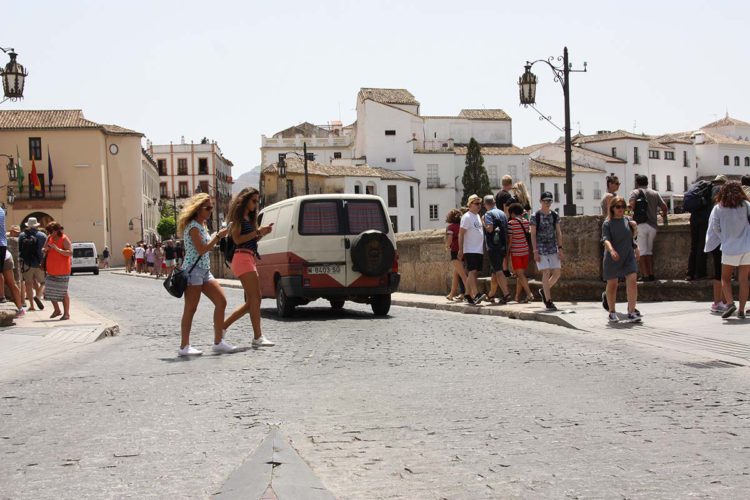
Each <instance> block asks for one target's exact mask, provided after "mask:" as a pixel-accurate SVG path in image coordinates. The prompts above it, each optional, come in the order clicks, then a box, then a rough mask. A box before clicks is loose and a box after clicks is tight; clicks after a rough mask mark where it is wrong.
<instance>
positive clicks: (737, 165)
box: [734, 156, 740, 167]
mask: <svg viewBox="0 0 750 500" xmlns="http://www.w3.org/2000/svg"><path fill="white" fill-rule="evenodd" d="M734 166H735V167H739V166H740V157H739V156H735V157H734Z"/></svg>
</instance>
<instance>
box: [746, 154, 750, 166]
mask: <svg viewBox="0 0 750 500" xmlns="http://www.w3.org/2000/svg"><path fill="white" fill-rule="evenodd" d="M745 166H746V167H750V156H746V157H745Z"/></svg>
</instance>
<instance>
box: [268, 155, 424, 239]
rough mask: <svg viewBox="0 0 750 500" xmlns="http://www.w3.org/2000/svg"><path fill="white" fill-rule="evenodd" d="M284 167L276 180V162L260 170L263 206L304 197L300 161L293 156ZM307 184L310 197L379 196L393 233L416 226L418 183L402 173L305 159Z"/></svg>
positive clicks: (277, 167) (346, 162)
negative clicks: (350, 194)
mask: <svg viewBox="0 0 750 500" xmlns="http://www.w3.org/2000/svg"><path fill="white" fill-rule="evenodd" d="M285 167H286V168H285V172H284V177H279V164H278V162H274V163H272V164H271V165H269V166H267V167H266V168H264V169H263V170H262V171H261V175H260V186H261V193H262V196H263V201H264V203H265V204H266V205H270V204H272V203H275V202H277V201H281V200H283V199H287V198H291V197H293V196H299V195H303V194H305V182H306V179H305V167H304V160H303V159H302V158H298V157H296V156H290V157H287V158H286V159H285ZM307 184H308V185H309V190H310V194H318V193H353V194H372V195H376V196H380V197H381V198H383V199H384V200H385V202H386V206H387V207H388V215H389V216H390V219H391V223H392V224H393V228H394V230H395V231H396V232H405V231H414V230H416V229H417V228H418V227H419V223H420V221H419V217H420V213H419V206H420V204H419V180H418V179H415V178H414V177H411V176H408V175H406V174H404V173H401V172H396V171H393V170H389V169H386V168H376V167H370V166H368V165H366V164H361V163H360V164H352V163H351V162H350V161H346V160H337V161H335V162H332V163H330V164H323V163H318V162H316V161H312V160H308V162H307Z"/></svg>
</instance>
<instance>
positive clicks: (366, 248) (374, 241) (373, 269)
mask: <svg viewBox="0 0 750 500" xmlns="http://www.w3.org/2000/svg"><path fill="white" fill-rule="evenodd" d="M351 255H352V264H353V266H352V267H353V268H354V270H355V271H357V272H360V273H362V274H364V275H365V276H379V275H381V274H383V273H385V272H387V271H388V270H390V269H391V268H392V267H393V261H394V259H395V258H396V250H395V249H394V248H393V244H392V243H391V240H390V239H388V236H386V235H385V234H383V233H381V232H380V231H375V230H370V231H365V232H363V233H360V234H358V235H357V236H356V237H355V238H354V241H353V242H352V249H351Z"/></svg>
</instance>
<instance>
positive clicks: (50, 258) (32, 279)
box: [0, 209, 73, 320]
mask: <svg viewBox="0 0 750 500" xmlns="http://www.w3.org/2000/svg"><path fill="white" fill-rule="evenodd" d="M40 226H41V224H40V223H39V221H38V220H37V219H36V217H29V218H28V220H27V221H26V223H25V227H24V230H23V231H21V228H20V227H19V226H15V225H14V226H11V228H10V231H9V232H7V233H6V231H5V211H4V210H2V209H0V258H2V263H3V269H2V275H1V277H0V283H2V287H0V289H3V290H4V289H5V288H6V287H7V288H8V290H9V291H10V295H11V297H12V299H13V302H14V303H15V305H16V308H17V309H16V317H21V316H24V315H25V314H26V307H27V305H26V302H27V301H28V310H29V311H34V310H37V309H38V310H43V309H44V303H43V302H42V298H44V299H45V300H49V301H50V302H51V303H52V307H53V312H52V315H51V316H50V318H57V317H59V318H60V319H61V320H68V319H70V295H69V292H68V285H69V282H70V274H71V265H72V256H73V245H72V243H71V241H70V238H68V236H67V235H66V234H65V232H64V228H63V226H62V225H61V224H60V223H58V222H56V221H51V222H49V223H48V224H47V226H46V228H45V229H44V230H42V229H40Z"/></svg>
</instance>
